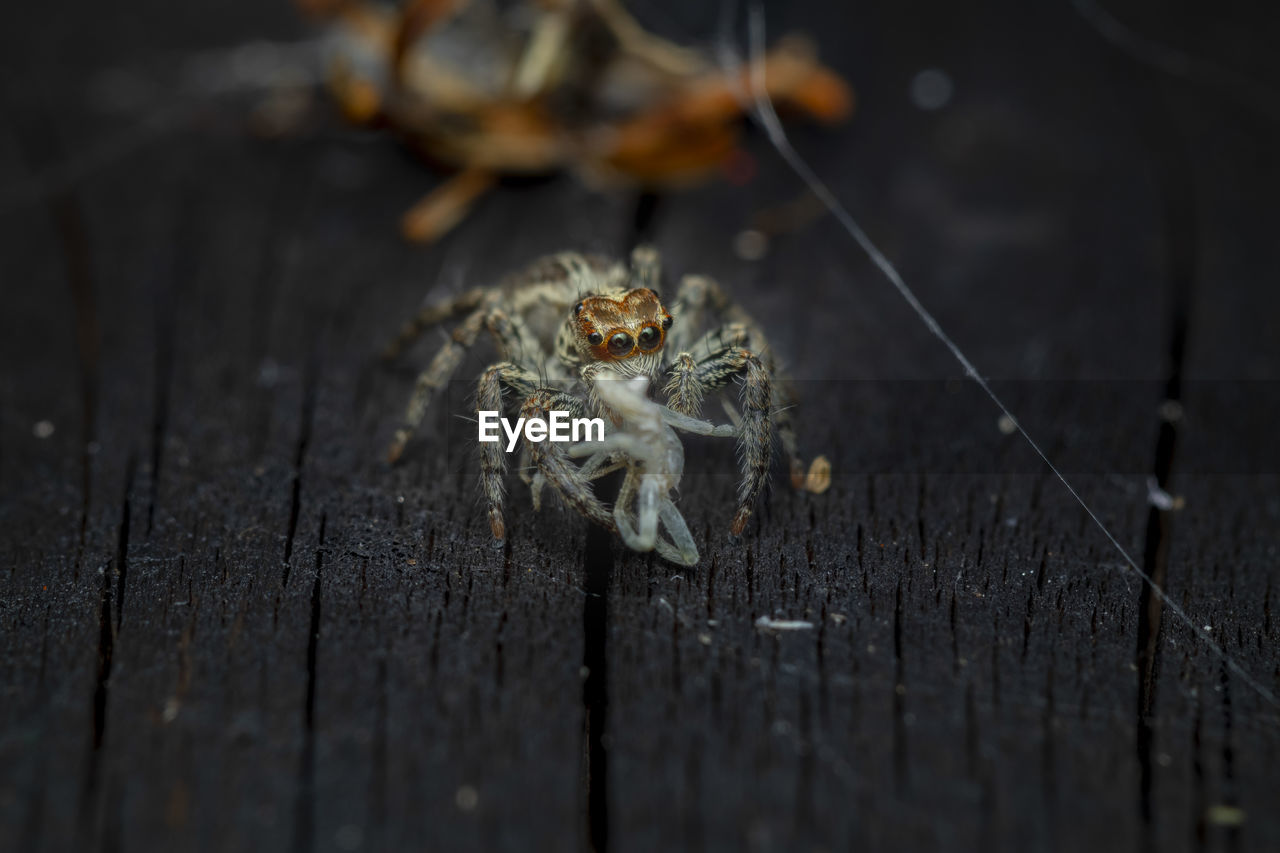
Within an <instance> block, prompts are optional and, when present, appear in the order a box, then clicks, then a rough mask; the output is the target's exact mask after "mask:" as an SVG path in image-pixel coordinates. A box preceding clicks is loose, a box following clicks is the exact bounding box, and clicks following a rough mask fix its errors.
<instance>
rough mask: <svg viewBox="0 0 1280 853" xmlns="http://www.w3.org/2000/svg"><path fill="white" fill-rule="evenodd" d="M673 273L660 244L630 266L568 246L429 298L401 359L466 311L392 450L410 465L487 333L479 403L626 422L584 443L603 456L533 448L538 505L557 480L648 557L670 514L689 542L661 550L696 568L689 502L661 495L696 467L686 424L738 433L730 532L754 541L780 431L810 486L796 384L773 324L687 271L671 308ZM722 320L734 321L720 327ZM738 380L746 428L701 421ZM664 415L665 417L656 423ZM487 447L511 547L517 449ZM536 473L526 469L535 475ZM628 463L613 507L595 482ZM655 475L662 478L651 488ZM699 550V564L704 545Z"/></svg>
mask: <svg viewBox="0 0 1280 853" xmlns="http://www.w3.org/2000/svg"><path fill="white" fill-rule="evenodd" d="M661 278H662V268H661V260H660V256H659V254H658V252H657V251H656V250H655V249H653V248H651V247H640V248H637V249H636V250H635V251H633V252H632V254H631V258H630V263H629V264H623V263H621V262H617V261H611V260H609V259H606V258H603V257H600V256H595V255H584V254H579V253H576V252H564V253H561V254H557V255H552V256H548V257H545V258H542V259H539V260H537V261H535V262H534V263H533V264H531V265H530V266H529V267H528V268H527V269H525V270H524V271H523V272H521V273H519V274H517V275H515V276H513V277H511V278H508V279H507V280H505V281H503V282H502V283H500V284H498V285H497V286H493V287H478V288H474V289H471V290H468V291H466V292H464V293H462V294H460V295H458V296H456V297H454V298H452V299H449V300H447V301H445V302H443V303H439V304H433V305H428V306H426V307H424V308H423V309H422V310H421V311H419V312H418V314H417V315H416V316H415V317H413V318H412V319H411V320H410V321H409V322H408V323H406V324H405V326H404V327H403V328H402V329H401V331H400V334H399V335H398V336H397V337H396V339H395V340H393V341H392V342H391V344H390V345H389V346H388V347H387V348H386V350H385V352H384V357H386V358H394V357H396V356H397V355H398V354H399V353H400V352H402V351H403V350H404V348H405V347H406V346H408V345H409V344H411V343H412V342H413V341H415V340H416V339H417V338H418V337H419V336H420V335H421V334H422V332H423V331H424V330H426V329H427V328H429V327H431V326H434V325H436V324H439V323H442V322H444V321H446V320H449V319H451V318H453V317H456V316H458V315H464V314H465V316H464V317H463V319H462V321H461V322H460V323H459V324H458V325H457V327H456V328H455V329H454V330H453V333H452V335H451V336H450V339H449V340H448V341H447V342H446V343H445V345H444V346H443V347H442V348H441V349H440V350H439V351H438V352H437V353H436V354H435V356H434V357H433V358H432V360H431V362H430V363H429V364H428V366H427V367H426V369H425V370H423V371H422V372H421V373H420V374H419V376H418V379H417V381H416V383H415V386H414V390H413V394H412V396H411V397H410V399H409V403H408V406H407V407H406V410H405V415H404V419H403V423H402V424H401V426H400V428H399V429H397V430H396V433H395V437H394V439H393V440H392V443H391V446H390V448H389V451H388V459H389V460H390V461H391V462H395V461H396V460H397V459H399V458H400V456H401V454H402V453H403V452H404V449H405V446H406V444H407V443H408V441H409V439H410V437H411V436H412V435H413V433H414V431H415V430H416V429H417V428H418V426H419V425H420V424H421V423H422V420H423V418H424V417H425V416H426V413H427V410H428V407H429V405H430V402H431V399H432V397H433V396H434V394H435V392H436V391H437V390H439V389H440V388H441V387H443V386H444V385H445V383H447V382H448V381H449V379H450V378H451V377H452V376H453V375H454V373H455V372H456V370H457V369H458V367H459V365H460V364H461V362H462V359H463V357H464V355H465V353H466V351H467V350H468V349H469V348H470V347H472V346H473V345H474V344H475V343H476V341H477V339H478V338H479V337H480V335H481V333H482V332H484V331H486V330H487V331H488V332H489V334H490V335H491V336H492V337H493V339H494V341H495V343H496V344H497V346H498V349H499V351H500V352H501V355H502V360H501V361H499V362H497V363H495V364H492V365H490V366H489V367H487V368H485V370H484V371H483V372H482V373H481V374H480V378H479V381H478V383H477V390H476V410H477V412H479V411H486V410H487V411H504V412H505V411H510V410H511V407H507V406H504V400H503V396H504V393H505V392H506V391H508V390H510V391H513V392H514V393H515V395H516V397H517V398H518V399H519V401H520V402H519V403H518V405H516V406H515V407H514V408H515V409H516V410H518V411H519V413H520V415H521V416H522V417H525V418H532V417H541V418H546V417H547V416H548V414H549V413H550V412H551V411H553V410H562V411H565V412H567V413H569V415H570V416H571V417H582V416H586V415H588V414H591V415H599V416H601V417H603V418H605V419H607V420H608V421H610V422H611V423H612V425H613V427H612V432H611V435H610V436H609V437H608V438H607V439H606V441H605V443H604V444H603V445H598V446H595V447H591V446H588V449H585V450H581V449H580V450H577V451H576V455H587V454H588V453H593V454H594V455H593V456H592V458H591V459H590V460H588V462H587V463H585V464H583V465H582V466H578V465H575V464H574V463H573V462H572V461H571V457H570V453H569V451H568V450H567V449H566V448H565V447H564V446H563V445H560V444H557V443H552V442H530V441H526V442H525V443H524V448H523V451H522V453H523V457H522V460H524V461H527V462H531V463H532V466H531V468H532V473H529V474H526V476H525V479H526V482H527V483H528V484H529V485H530V487H531V492H532V499H533V503H534V507H535V509H536V508H538V507H539V506H540V494H541V490H542V488H543V486H544V485H545V484H547V483H550V484H551V485H552V487H553V488H554V489H555V490H556V492H558V493H559V495H560V496H561V497H562V498H563V499H564V501H565V502H566V503H567V504H568V505H569V506H570V507H572V508H573V509H574V510H575V511H577V512H578V513H579V514H581V515H583V516H584V517H586V518H587V519H589V520H591V521H593V522H595V523H598V524H601V525H603V526H605V527H607V528H609V529H610V530H613V531H616V532H619V533H620V535H622V537H623V539H624V541H626V542H627V544H628V546H629V547H633V548H635V549H636V550H653V549H654V548H655V547H658V546H657V541H656V539H655V533H654V530H655V522H654V518H655V517H656V516H658V515H660V516H662V521H663V523H664V524H665V526H666V527H667V529H668V532H669V533H670V534H672V536H673V539H674V540H675V545H674V547H673V546H671V545H670V544H668V543H664V545H663V546H662V547H659V548H658V550H659V552H660V554H661V555H662V556H664V557H666V558H667V559H674V560H675V561H676V562H687V561H688V559H689V557H690V548H691V546H692V538H691V537H688V536H687V529H686V530H685V534H684V536H683V537H682V536H681V535H680V533H679V528H680V527H683V520H682V519H679V521H677V519H678V518H679V513H677V512H674V506H671V507H667V505H666V504H664V503H662V500H661V499H664V498H666V497H667V490H669V489H671V488H675V487H676V486H677V485H678V481H679V478H680V475H681V472H682V470H683V456H682V454H683V451H682V450H680V448H679V441H678V439H676V438H675V437H674V433H672V432H671V430H670V427H672V426H674V427H675V428H677V429H681V430H684V431H688V432H696V433H703V434H707V435H736V437H737V440H738V449H739V460H740V475H741V482H740V485H739V488H738V496H737V508H736V511H735V513H734V516H733V521H732V523H731V525H730V530H731V532H732V533H733V534H734V535H739V534H741V533H742V531H743V529H744V528H745V526H746V524H747V521H748V519H749V518H750V516H751V513H752V510H753V508H754V506H755V503H756V500H757V498H758V496H759V494H760V492H761V490H762V489H763V487H764V485H765V483H766V481H767V479H768V474H769V467H770V461H771V458H772V450H773V440H774V433H775V432H776V433H777V436H778V438H779V439H780V442H781V444H782V447H783V450H784V451H785V453H786V455H787V457H788V459H789V462H790V471H791V481H792V484H793V485H794V486H796V487H797V488H800V487H802V486H803V484H804V481H805V476H804V466H803V465H802V463H801V461H800V459H799V456H798V454H797V445H796V437H795V431H794V429H793V426H792V423H791V415H790V411H789V409H790V399H789V391H788V388H787V386H786V385H785V383H781V382H779V381H778V376H777V370H776V366H775V363H774V359H773V355H772V352H771V350H770V349H769V346H768V343H767V341H766V339H765V337H764V334H763V332H762V331H761V329H760V327H759V325H758V324H757V323H756V322H755V321H754V320H753V319H752V318H751V317H750V316H749V315H748V314H747V312H746V311H744V310H743V309H742V308H741V307H740V306H738V305H737V304H735V303H733V302H732V301H731V300H730V299H729V298H728V296H727V295H726V294H725V293H724V291H723V290H722V289H721V288H720V286H719V285H718V284H717V283H716V282H714V281H713V280H711V279H709V278H706V277H704V276H696V275H686V276H684V277H683V278H682V279H681V280H680V283H679V286H678V287H677V289H676V293H675V297H674V299H673V300H672V301H671V302H670V303H669V307H668V303H664V301H663V299H662V297H661V296H660V295H659V293H658V289H657V288H658V285H659V283H660V280H661ZM716 320H720V321H721V322H720V323H719V324H718V325H716V324H714V321H716ZM618 377H621V378H632V377H646V378H647V379H648V380H649V381H651V382H653V383H654V385H655V386H657V387H660V388H661V391H662V393H663V395H664V396H665V398H666V400H665V404H663V405H658V404H656V403H655V404H652V408H648V407H646V406H645V405H644V402H642V401H638V400H637V399H636V398H635V397H634V395H633V394H629V393H626V392H621V391H619V390H618V389H607V388H604V386H603V385H602V383H608V382H610V380H613V379H616V378H618ZM735 380H737V381H738V384H739V386H740V387H739V389H738V392H739V393H738V395H737V396H738V408H734V407H733V406H732V404H729V403H728V402H726V410H727V411H728V412H729V413H730V416H731V417H732V418H733V419H734V420H735V425H734V426H732V427H724V426H722V427H715V426H713V425H712V424H710V423H708V422H706V421H702V420H699V417H700V415H701V409H702V402H703V400H704V399H705V398H706V397H707V396H708V395H710V394H713V393H716V392H720V391H723V390H728V386H729V385H730V384H731V383H734V382H735ZM655 413H656V414H657V416H658V417H659V418H660V420H661V421H662V423H661V424H659V423H658V422H657V421H655V419H654V414H655ZM480 447H481V459H480V482H481V490H482V492H483V494H484V497H485V499H486V501H487V503H488V517H489V526H490V529H491V531H492V533H493V536H494V538H495V539H499V540H501V539H503V538H505V536H506V524H505V521H504V519H503V508H504V498H505V494H504V479H505V474H506V469H507V462H506V454H505V453H504V452H503V449H502V447H501V446H500V445H498V444H495V443H482V444H481V445H480ZM673 447H674V449H676V450H680V453H681V458H680V459H679V460H678V461H677V460H673V457H671V456H670V454H671V453H672V451H673ZM529 467H530V466H525V465H522V468H525V469H526V471H528V470H529ZM619 468H626V469H627V471H628V473H627V479H626V480H625V481H624V484H623V487H622V492H621V494H620V495H619V500H618V501H617V502H616V504H615V507H614V510H613V511H612V512H611V511H610V509H609V508H608V507H606V506H605V504H604V503H602V502H601V501H600V500H599V498H597V497H596V496H595V494H594V492H593V490H592V487H591V481H592V480H593V479H595V478H597V477H599V476H601V475H603V474H605V473H608V472H609V471H613V470H617V469H619ZM645 474H654V475H658V476H659V480H660V482H659V480H653V479H652V478H650V481H646V480H645V479H644V475H645ZM645 482H650V485H649V486H648V487H647V488H645V487H644V484H645ZM633 497H635V498H636V499H637V501H638V503H639V504H641V505H640V506H639V508H638V510H637V512H636V520H635V521H634V522H633V521H632V520H631V516H630V515H629V512H630V510H629V509H627V504H628V503H629V502H630V501H631V499H632V498H633ZM667 503H670V501H669V500H668V501H667ZM659 505H661V509H665V510H666V511H665V512H662V511H661V510H660V508H659ZM620 520H621V521H622V524H621V525H620V524H619V521H620ZM673 553H674V554H677V555H680V559H676V558H674V557H672V556H671V555H672V554H673ZM692 558H693V559H694V560H695V561H696V549H692Z"/></svg>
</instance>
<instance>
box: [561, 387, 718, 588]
mask: <svg viewBox="0 0 1280 853" xmlns="http://www.w3.org/2000/svg"><path fill="white" fill-rule="evenodd" d="M591 387H592V391H594V392H595V394H596V396H597V397H598V398H599V399H600V400H601V401H602V402H603V403H604V404H605V405H606V406H608V408H609V410H610V411H612V412H613V413H614V414H615V415H617V416H618V417H620V418H621V419H622V422H621V423H620V424H619V425H618V427H619V428H618V429H617V430H615V431H614V432H613V433H612V434H611V435H609V436H608V437H607V438H605V439H604V440H602V441H599V442H585V443H583V444H579V445H577V446H575V447H573V448H572V449H570V451H569V455H570V456H590V457H591V458H590V459H588V460H587V461H586V462H585V463H584V464H583V465H582V468H581V469H580V474H581V475H582V476H585V477H587V478H589V479H594V478H596V477H598V476H601V475H602V474H606V473H608V472H610V471H613V470H616V469H617V468H622V467H625V468H626V469H627V474H626V478H625V479H624V480H623V481H622V487H621V488H620V489H619V490H618V497H617V499H616V500H615V501H614V503H613V520H614V522H615V523H616V525H617V531H618V534H619V535H620V536H621V537H622V541H623V542H625V543H626V544H627V546H628V547H630V548H633V549H635V550H636V551H652V550H654V549H655V548H656V550H657V552H658V555H659V556H661V557H663V558H664V559H667V560H670V561H671V562H673V563H680V564H682V565H686V566H692V565H694V564H696V563H697V562H698V546H697V544H696V543H695V542H694V541H693V534H692V533H690V532H689V525H688V524H686V523H685V520H684V516H683V515H681V514H680V510H678V509H676V505H675V502H674V501H672V499H671V492H672V490H674V489H677V488H679V486H680V476H681V475H682V474H683V473H684V445H682V444H681V443H680V438H679V437H678V436H677V435H676V433H675V430H674V429H672V427H678V428H679V429H682V430H685V431H686V432H692V433H698V434H701V435H717V436H732V435H734V434H735V430H734V428H733V427H732V426H729V425H724V426H712V425H711V424H709V423H707V422H706V421H700V420H697V419H696V418H691V417H689V416H688V415H683V414H680V413H679V412H676V411H673V410H672V409H670V408H668V407H666V406H660V405H658V404H657V403H655V402H653V401H652V400H650V399H648V397H647V396H646V392H647V391H648V388H649V377H647V376H643V375H642V376H634V377H632V378H630V379H623V378H622V377H621V376H619V375H618V374H615V373H613V372H612V371H611V370H608V369H602V370H600V371H598V372H597V373H596V374H595V380H594V382H593V384H592V386H591ZM619 460H621V461H619ZM632 500H634V501H635V511H634V512H631V511H630V510H629V509H628V507H629V505H630V503H631V501H632ZM659 520H661V522H662V524H663V526H664V527H666V529H667V535H668V536H670V537H671V541H670V542H668V541H665V540H663V539H660V538H658V522H659Z"/></svg>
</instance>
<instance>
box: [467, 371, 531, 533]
mask: <svg viewBox="0 0 1280 853" xmlns="http://www.w3.org/2000/svg"><path fill="white" fill-rule="evenodd" d="M537 385H538V377H537V376H536V375H535V374H534V373H533V372H531V371H529V370H527V369H525V368H523V367H520V366H519V365H518V364H512V363H511V362H509V361H504V362H501V363H500V364H495V365H493V366H492V367H489V368H487V369H486V370H485V371H484V373H482V374H480V381H479V383H478V385H477V386H476V411H477V412H480V411H492V412H501V411H502V410H503V409H502V390H503V388H504V387H507V388H513V389H515V391H516V393H518V394H520V395H521V396H528V395H529V394H532V393H533V391H534V389H535V388H536V387H537ZM506 473H507V455H506V453H504V452H503V449H502V442H501V441H482V442H480V490H481V491H482V492H483V493H484V498H485V501H486V503H488V505H489V529H490V530H491V531H493V538H494V539H503V538H505V537H506V535H507V525H506V522H504V521H503V520H502V504H503V498H504V487H503V482H502V481H503V478H504V476H505V475H506Z"/></svg>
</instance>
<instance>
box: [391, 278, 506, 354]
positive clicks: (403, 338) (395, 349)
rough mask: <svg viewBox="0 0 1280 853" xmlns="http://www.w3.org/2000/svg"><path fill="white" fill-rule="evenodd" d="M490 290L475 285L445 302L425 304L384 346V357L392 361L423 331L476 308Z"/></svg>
mask: <svg viewBox="0 0 1280 853" xmlns="http://www.w3.org/2000/svg"><path fill="white" fill-rule="evenodd" d="M488 292H489V291H488V290H487V289H486V288H483V287H474V288H472V289H471V290H468V291H467V292H466V293H460V294H458V295H457V296H455V297H453V298H452V299H448V300H446V301H444V302H437V303H434V304H431V305H424V306H423V307H422V308H420V309H419V310H418V313H417V314H415V315H414V316H413V319H411V320H409V321H408V322H407V323H405V324H404V325H403V326H401V327H400V331H399V333H398V334H397V335H396V336H395V338H394V339H393V340H392V341H390V342H389V343H388V344H387V345H386V347H384V348H383V350H382V357H383V359H385V360H387V361H390V360H391V359H394V358H396V357H398V356H399V355H400V353H402V352H404V351H405V349H407V348H408V347H409V346H411V345H412V344H413V342H414V341H416V340H417V339H418V338H419V337H421V335H422V333H423V332H425V331H426V330H427V329H430V328H431V327H432V326H435V325H438V324H440V323H443V322H444V321H445V320H448V319H450V318H451V317H454V316H455V315H457V314H461V313H462V312H463V311H471V310H474V309H475V307H476V306H477V305H479V304H480V302H481V301H482V300H483V299H484V297H485V295H486V294H487V293H488Z"/></svg>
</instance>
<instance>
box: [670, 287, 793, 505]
mask: <svg viewBox="0 0 1280 853" xmlns="http://www.w3.org/2000/svg"><path fill="white" fill-rule="evenodd" d="M708 281H709V280H708ZM713 284H714V282H713ZM725 313H726V314H727V315H729V316H731V317H735V318H736V319H735V320H734V322H730V323H726V324H725V325H724V326H721V327H720V328H718V329H712V330H711V331H709V332H707V333H706V334H705V335H703V336H702V337H701V338H700V339H699V340H698V341H696V342H695V343H693V344H692V345H691V346H690V347H689V349H688V351H687V352H681V353H680V354H679V355H677V356H676V357H675V359H674V360H673V361H672V363H671V367H670V368H669V369H668V374H669V376H670V379H668V380H667V384H666V386H665V387H664V388H663V392H664V393H665V394H666V395H667V406H669V407H670V408H671V409H672V410H673V411H677V412H680V413H682V414H686V415H691V416H693V417H697V416H698V415H699V413H700V411H701V407H702V399H703V397H704V396H705V395H706V393H707V392H708V391H709V390H710V389H709V388H708V386H707V385H706V384H705V382H704V381H703V379H702V378H701V377H700V372H699V371H700V368H699V366H698V364H697V362H696V361H695V360H694V356H695V355H698V354H707V353H716V352H719V351H723V350H724V349H725V348H728V347H745V348H746V349H749V350H751V351H752V352H755V353H757V354H759V358H760V360H761V362H762V363H763V364H764V366H765V369H766V371H768V373H769V375H770V376H772V377H773V390H774V397H775V403H776V405H775V408H774V411H773V424H774V428H775V429H776V430H777V432H778V439H779V440H780V442H781V443H782V450H783V452H784V453H786V455H787V469H788V476H789V477H790V479H791V485H792V487H793V488H797V489H800V488H803V487H804V478H805V464H804V460H803V459H801V458H800V446H799V442H798V441H797V439H796V430H795V423H794V420H793V418H792V413H791V409H792V407H793V406H794V405H795V402H796V400H795V395H794V392H793V391H792V389H791V387H790V383H788V382H786V381H784V380H783V379H782V378H781V377H779V376H778V372H777V367H776V365H775V364H774V360H773V355H772V352H771V350H770V348H769V343H768V341H766V340H765V338H764V333H763V332H762V331H761V330H760V327H759V326H758V325H757V324H756V323H755V321H754V320H752V319H751V317H750V315H748V314H747V313H746V312H745V311H744V310H742V309H741V308H740V307H738V306H736V305H733V306H729V307H728V310H727V311H726V312H725Z"/></svg>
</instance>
